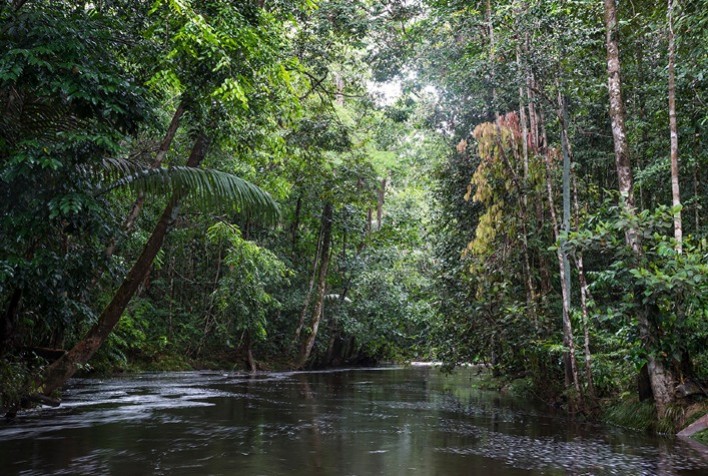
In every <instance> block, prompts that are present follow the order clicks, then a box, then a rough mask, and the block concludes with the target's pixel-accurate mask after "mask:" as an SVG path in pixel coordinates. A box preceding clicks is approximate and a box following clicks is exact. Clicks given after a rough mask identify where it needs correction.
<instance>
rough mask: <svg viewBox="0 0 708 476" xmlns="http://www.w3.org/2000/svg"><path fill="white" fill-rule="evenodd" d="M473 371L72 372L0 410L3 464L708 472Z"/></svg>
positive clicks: (643, 439) (109, 469)
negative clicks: (19, 406) (508, 391)
mask: <svg viewBox="0 0 708 476" xmlns="http://www.w3.org/2000/svg"><path fill="white" fill-rule="evenodd" d="M475 373H476V371H475V370H474V369H462V370H460V371H458V372H456V373H455V374H453V375H451V376H450V375H444V374H442V373H441V372H440V371H439V370H437V369H434V368H376V369H352V370H336V371H324V372H283V373H262V374H257V375H256V376H253V377H250V376H247V375H243V374H239V373H235V372H171V373H147V374H138V375H131V376H127V377H116V378H111V379H105V380H98V379H83V380H76V381H74V382H73V383H72V385H71V386H70V387H69V389H68V390H67V391H66V392H65V398H64V403H63V404H62V406H61V407H59V408H56V409H42V410H38V411H33V412H28V413H25V414H22V415H20V416H18V417H17V419H16V421H15V422H13V423H2V424H0V474H1V475H3V476H6V475H14V474H17V475H27V476H29V475H92V476H93V475H153V474H155V475H162V474H164V475H360V476H369V475H386V476H388V475H441V476H442V475H451V476H454V475H482V476H487V475H490V476H495V475H499V476H502V475H503V476H510V475H522V474H523V475H529V474H532V475H541V474H544V475H632V476H634V475H699V474H701V475H706V474H708V451H706V449H705V447H703V446H702V445H700V444H698V443H694V442H686V441H682V440H674V439H668V438H659V437H653V436H649V435H643V434H640V433H636V432H632V431H628V430H621V429H618V428H612V427H606V426H600V425H590V424H577V423H573V422H571V421H570V420H568V419H567V418H566V417H564V415H563V414H562V413H559V412H554V411H552V410H551V409H548V408H545V407H543V406H533V405H530V404H528V403H527V402H520V401H518V400H514V399H511V398H507V397H504V396H501V395H499V394H498V393H495V392H489V391H483V390H479V389H478V388H476V387H475V382H476V376H475Z"/></svg>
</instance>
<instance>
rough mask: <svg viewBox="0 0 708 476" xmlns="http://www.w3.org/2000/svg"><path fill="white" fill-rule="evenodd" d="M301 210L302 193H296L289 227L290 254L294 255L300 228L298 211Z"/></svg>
mask: <svg viewBox="0 0 708 476" xmlns="http://www.w3.org/2000/svg"><path fill="white" fill-rule="evenodd" d="M301 211H302V195H298V197H297V203H296V204H295V217H294V218H293V223H292V226H291V227H290V234H291V238H290V241H291V246H292V254H293V256H295V250H296V249H297V232H298V228H300V212H301Z"/></svg>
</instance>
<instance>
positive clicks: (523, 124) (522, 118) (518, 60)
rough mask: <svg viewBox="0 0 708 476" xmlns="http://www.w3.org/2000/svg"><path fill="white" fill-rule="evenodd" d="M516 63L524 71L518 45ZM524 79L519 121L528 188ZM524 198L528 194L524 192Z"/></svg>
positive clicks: (527, 138)
mask: <svg viewBox="0 0 708 476" xmlns="http://www.w3.org/2000/svg"><path fill="white" fill-rule="evenodd" d="M516 64H517V67H518V68H519V71H523V68H522V64H521V52H520V47H519V46H518V45H517V46H516ZM522 82H523V79H520V80H519V122H520V123H521V140H522V144H521V150H522V153H523V156H524V188H528V181H529V128H528V125H527V124H526V104H525V103H524V86H523V84H522ZM524 199H526V195H525V194H524Z"/></svg>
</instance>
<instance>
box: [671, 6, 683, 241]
mask: <svg viewBox="0 0 708 476" xmlns="http://www.w3.org/2000/svg"><path fill="white" fill-rule="evenodd" d="M668 1H669V10H668V23H669V130H670V133H671V199H672V200H671V205H672V206H673V207H674V238H675V239H676V251H677V252H678V253H681V251H682V248H683V243H682V242H683V229H682V228H681V210H680V208H679V207H680V206H681V193H680V189H679V166H678V126H677V125H676V72H675V63H676V51H675V50H676V48H675V38H674V19H673V13H674V1H673V0H668Z"/></svg>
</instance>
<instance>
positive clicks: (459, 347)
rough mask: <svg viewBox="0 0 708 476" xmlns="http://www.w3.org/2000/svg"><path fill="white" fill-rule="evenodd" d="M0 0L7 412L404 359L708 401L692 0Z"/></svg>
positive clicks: (668, 416)
mask: <svg viewBox="0 0 708 476" xmlns="http://www.w3.org/2000/svg"><path fill="white" fill-rule="evenodd" d="M0 5H1V6H0V9H1V10H0V48H1V54H0V109H1V114H2V115H1V116H0V181H1V182H2V187H0V194H1V195H0V196H1V199H0V210H1V214H0V355H1V356H2V360H1V361H0V383H1V387H0V407H2V408H4V409H6V410H9V411H10V412H11V413H12V412H14V411H16V409H17V408H18V407H20V406H28V405H30V404H32V403H45V404H55V403H57V402H58V400H57V398H58V391H59V390H60V389H61V387H62V386H63V385H64V384H65V383H66V381H67V380H68V379H69V378H71V377H72V376H73V375H74V374H75V373H76V372H81V373H83V374H86V373H91V372H113V371H117V370H135V369H164V370H171V369H182V368H190V367H192V368H230V369H243V370H250V371H256V370H270V369H309V368H322V367H330V366H341V365H357V364H374V363H377V362H383V361H398V362H402V361H406V360H410V359H414V358H415V359H432V360H439V361H442V362H443V363H445V364H446V366H447V367H450V368H452V367H454V366H456V365H458V364H461V363H469V362H475V363H485V364H488V365H489V366H491V368H492V372H493V374H494V375H495V376H496V377H499V379H500V381H501V382H513V383H512V386H516V387H519V388H520V389H521V390H523V391H525V392H526V393H527V395H532V396H534V397H536V398H540V399H543V400H545V401H547V402H550V403H555V404H558V405H561V406H563V407H565V408H566V409H568V410H569V411H571V412H573V413H580V414H583V415H586V416H588V415H598V414H599V412H605V413H609V414H612V411H613V410H612V409H613V408H615V410H614V411H615V413H619V412H620V410H616V408H620V407H617V406H615V407H613V406H612V405H615V404H616V403H617V402H622V403H623V404H624V406H623V407H621V408H623V409H624V410H623V411H624V412H625V413H626V414H628V415H629V416H630V417H631V416H636V415H639V414H644V413H646V414H649V415H650V416H649V417H648V419H649V420H652V421H653V420H655V419H656V417H657V416H658V422H659V423H658V424H654V429H657V430H660V431H668V432H672V431H675V430H676V429H678V427H679V426H680V425H682V424H684V423H685V421H686V419H687V418H695V415H700V413H701V412H703V413H705V411H706V407H705V403H702V402H704V400H703V398H704V397H705V396H706V384H707V383H708V223H707V221H708V216H707V214H706V209H707V208H708V203H707V202H708V185H706V184H707V183H708V175H707V174H708V153H707V152H706V150H705V144H704V141H703V139H702V137H703V135H704V133H705V129H706V125H707V124H708V107H707V105H706V102H707V101H708V77H707V74H706V73H707V72H708V53H707V49H706V46H705V45H706V44H708V2H706V1H705V0H683V1H681V2H678V1H674V0H667V1H666V2H648V1H642V0H638V1H635V2H619V3H616V2H615V1H614V0H604V3H603V2H600V1H599V0H598V1H589V0H581V1H573V2H571V1H565V0H534V1H519V0H509V1H492V0H484V1H461V0H459V1H458V0H446V1H441V0H420V1H415V0H414V1H411V0H361V1H342V0H305V1H299V0H286V1H277V2H269V1H265V0H260V1H258V2H245V1H230V0H207V1H191V0H150V1H148V0H140V1H129V0H99V1H94V2H82V1H69V0H6V1H3V2H2V4H0ZM608 408H609V410H608ZM627 409H629V410H627ZM643 412H644V413H643ZM625 416H627V415H625Z"/></svg>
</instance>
